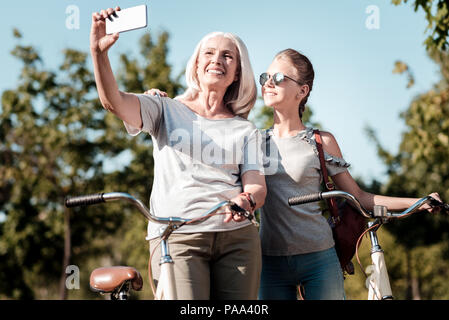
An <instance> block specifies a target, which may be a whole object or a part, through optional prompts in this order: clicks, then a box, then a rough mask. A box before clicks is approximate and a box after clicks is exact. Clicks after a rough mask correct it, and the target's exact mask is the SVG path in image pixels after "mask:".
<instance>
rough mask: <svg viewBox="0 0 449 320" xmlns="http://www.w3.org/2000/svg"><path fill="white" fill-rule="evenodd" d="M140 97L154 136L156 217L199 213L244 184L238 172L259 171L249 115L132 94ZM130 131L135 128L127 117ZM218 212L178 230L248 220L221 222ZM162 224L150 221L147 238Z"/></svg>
mask: <svg viewBox="0 0 449 320" xmlns="http://www.w3.org/2000/svg"><path fill="white" fill-rule="evenodd" d="M136 96H137V97H138V98H139V101H140V107H141V108H140V110H141V111H140V112H141V116H142V122H143V127H142V131H144V132H148V133H149V134H151V137H152V141H153V157H154V181H153V188H152V191H151V197H150V211H151V213H152V214H154V215H156V216H159V217H169V216H177V217H183V218H196V217H199V216H202V215H203V214H204V213H206V212H207V211H208V210H209V209H211V208H212V207H213V206H215V205H216V204H218V203H219V202H221V201H223V200H229V199H231V198H233V197H235V196H237V195H238V194H239V193H241V192H242V191H243V190H242V180H241V176H242V175H243V174H244V173H245V172H246V171H249V170H257V171H259V172H261V173H263V171H264V169H263V154H262V149H261V143H262V139H261V135H260V132H259V131H258V130H257V128H256V127H255V126H254V125H253V124H252V123H251V122H250V121H248V120H246V119H244V118H241V117H239V116H235V117H233V118H226V119H218V120H212V119H207V118H204V117H201V116H200V115H198V114H197V113H195V112H193V111H192V110H191V109H189V108H188V107H187V106H186V105H184V104H183V103H181V102H179V101H177V100H173V99H170V98H165V97H157V96H150V95H136ZM125 127H126V129H127V131H128V133H129V134H131V135H133V136H134V135H137V134H138V133H140V130H139V129H136V128H133V127H132V126H130V125H129V124H127V123H125ZM223 220H224V216H223V215H218V216H215V217H212V218H210V219H208V220H206V221H205V222H202V223H200V224H195V225H185V226H183V227H182V228H180V229H179V230H178V231H176V232H179V233H192V232H216V231H226V230H234V229H238V228H242V227H244V226H247V225H248V224H250V222H249V221H247V220H244V221H243V222H235V221H231V222H229V223H224V222H223ZM160 227H161V225H160V224H156V223H152V222H149V224H148V239H152V238H155V237H157V236H159V228H160Z"/></svg>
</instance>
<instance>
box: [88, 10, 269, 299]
mask: <svg viewBox="0 0 449 320" xmlns="http://www.w3.org/2000/svg"><path fill="white" fill-rule="evenodd" d="M115 10H120V8H118V7H117V8H115ZM115 10H114V9H111V8H109V9H107V10H102V11H101V12H100V13H98V12H95V13H93V15H92V30H91V37H90V47H91V54H92V59H93V65H94V72H95V81H96V84H97V89H98V94H99V98H100V101H101V103H102V105H103V107H104V108H105V109H107V110H109V111H111V112H112V113H114V114H115V115H116V116H117V117H118V118H120V119H121V120H123V122H124V125H125V127H126V129H127V131H128V133H129V134H131V135H137V134H138V133H140V132H141V131H144V132H147V133H149V134H150V135H151V137H152V140H153V156H154V160H155V165H154V184H153V188H152V192H151V200H150V209H151V211H152V213H153V214H154V215H157V216H162V217H164V216H173V215H176V216H182V217H186V218H194V217H198V216H200V215H202V214H203V213H205V212H206V211H207V210H209V209H210V208H211V207H213V206H214V205H216V204H217V203H218V202H220V201H223V200H227V199H229V200H232V201H234V202H235V203H236V204H238V205H239V206H241V207H242V208H244V209H246V210H249V211H254V210H255V209H257V208H259V207H261V206H262V205H263V203H264V199H265V195H266V186H265V179H264V176H263V166H262V161H261V158H262V157H261V148H260V144H261V138H260V133H259V132H258V130H257V129H256V128H255V127H254V125H253V124H252V123H251V122H250V121H248V120H247V119H246V117H247V115H248V113H249V111H250V110H251V108H252V107H253V106H254V103H255V100H256V92H257V90H256V85H255V81H254V75H253V71H252V68H251V64H250V62H249V57H248V53H247V49H246V47H245V45H244V44H243V42H242V41H241V40H240V39H239V38H238V37H237V36H235V35H232V34H229V33H219V32H216V33H211V34H209V35H207V36H205V37H204V38H203V39H202V40H201V41H200V43H199V44H198V45H197V47H196V49H195V50H194V53H193V55H192V57H191V59H190V61H189V62H188V65H187V70H186V82H187V86H188V89H187V90H186V92H185V93H184V94H183V95H181V96H179V97H176V98H175V99H170V98H167V97H156V96H150V95H146V94H133V93H126V92H122V91H120V90H119V89H118V86H117V83H116V81H115V78H114V75H113V72H112V70H111V66H110V63H109V60H108V50H109V48H110V47H111V46H112V45H113V44H114V43H115V42H116V41H117V39H118V34H113V35H106V33H105V19H107V17H108V16H109V15H111V14H113V13H114V11H115ZM158 229H159V226H158V225H156V224H153V223H149V225H148V240H150V248H151V247H153V246H154V245H155V244H156V241H157V237H158ZM169 244H170V249H171V255H172V258H173V260H174V262H175V264H174V265H175V277H176V288H177V292H178V298H179V299H257V291H258V286H259V277H260V268H261V253H260V240H259V236H258V230H257V228H256V227H254V226H253V225H252V224H251V223H250V222H249V221H248V220H246V219H244V218H242V217H240V216H238V215H232V214H228V215H226V217H225V218H224V219H223V218H220V217H219V216H216V217H212V218H210V219H208V220H207V221H206V222H204V223H201V224H198V225H186V226H184V227H183V228H181V229H180V230H179V231H177V232H175V233H174V234H173V235H172V236H171V237H170V239H169ZM156 253H157V251H156ZM152 265H153V269H154V270H155V272H154V276H155V278H157V277H158V257H157V256H155V258H154V259H153V264H152Z"/></svg>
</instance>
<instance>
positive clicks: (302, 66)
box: [275, 48, 315, 118]
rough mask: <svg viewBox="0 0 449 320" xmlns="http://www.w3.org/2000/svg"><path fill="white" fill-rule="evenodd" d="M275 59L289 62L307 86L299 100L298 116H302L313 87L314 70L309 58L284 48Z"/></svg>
mask: <svg viewBox="0 0 449 320" xmlns="http://www.w3.org/2000/svg"><path fill="white" fill-rule="evenodd" d="M275 59H286V60H288V61H290V62H291V64H292V65H293V67H294V68H295V69H296V71H297V74H298V77H299V79H298V81H299V82H300V83H302V84H306V85H308V86H309V92H308V93H307V95H306V96H305V97H304V98H303V99H302V100H301V102H300V103H299V107H298V108H299V116H300V117H301V118H302V114H303V113H304V110H305V107H306V103H307V100H308V98H309V96H310V92H311V91H312V87H313V80H314V78H315V71H314V70H313V66H312V63H311V62H310V60H309V58H307V57H306V56H305V55H303V54H301V53H299V52H298V51H296V50H294V49H290V48H289V49H285V50H282V51H281V52H279V53H278V54H277V55H276V56H275Z"/></svg>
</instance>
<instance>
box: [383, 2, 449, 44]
mask: <svg viewBox="0 0 449 320" xmlns="http://www.w3.org/2000/svg"><path fill="white" fill-rule="evenodd" d="M391 2H392V3H393V4H394V5H400V4H402V3H404V4H405V3H407V2H408V0H391ZM419 9H422V10H423V11H424V13H425V16H426V20H427V23H428V25H427V27H426V31H428V32H429V33H430V34H429V36H428V37H427V38H426V40H425V42H424V44H425V45H426V47H427V49H437V50H447V49H448V47H449V43H448V35H449V3H448V1H447V0H414V10H415V11H418V10H419Z"/></svg>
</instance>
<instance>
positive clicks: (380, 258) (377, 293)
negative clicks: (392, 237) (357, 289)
mask: <svg viewBox="0 0 449 320" xmlns="http://www.w3.org/2000/svg"><path fill="white" fill-rule="evenodd" d="M334 197H340V198H344V199H346V200H348V201H349V202H350V204H351V205H352V206H353V207H354V208H355V209H356V210H357V211H358V212H359V213H360V214H361V215H363V216H364V217H365V218H368V219H374V220H371V221H368V223H367V228H366V229H365V231H364V232H363V233H362V234H361V235H360V237H359V238H358V240H357V244H356V254H355V255H356V258H357V262H358V264H359V266H360V268H361V270H362V272H363V273H364V275H365V277H367V287H368V300H392V299H394V298H393V294H392V291H391V286H390V280H389V277H388V271H387V266H386V264H385V258H384V251H383V250H382V247H381V246H380V244H379V239H378V237H377V230H379V228H380V227H381V226H382V225H383V224H385V223H387V222H388V221H389V220H390V219H400V218H405V217H407V216H410V215H411V214H413V213H415V212H417V211H419V208H420V207H421V206H423V205H424V204H427V203H429V204H430V205H431V206H433V207H441V208H442V209H443V211H446V212H449V204H446V203H442V202H439V201H437V200H435V199H434V198H432V197H431V196H426V197H423V198H421V199H419V200H418V201H417V202H415V203H414V204H413V205H412V206H410V207H409V208H407V209H406V210H404V211H403V212H400V213H393V212H388V210H387V207H385V206H380V205H375V206H374V208H373V212H369V211H367V210H366V209H365V208H363V206H362V205H361V204H360V202H359V201H358V200H357V199H356V198H355V197H354V196H353V195H352V194H350V193H347V192H344V191H340V190H334V191H326V192H318V193H313V194H306V195H300V196H295V197H290V198H288V204H289V205H290V206H293V205H300V204H304V203H309V202H316V201H320V200H325V199H329V198H334ZM366 233H369V236H370V240H371V260H372V265H370V266H369V267H368V268H367V272H370V273H371V275H370V276H369V277H368V276H367V274H366V272H365V271H364V270H363V267H362V264H361V262H360V259H359V256H358V248H359V246H360V242H361V240H362V238H363V236H364V235H365V234H366Z"/></svg>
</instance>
